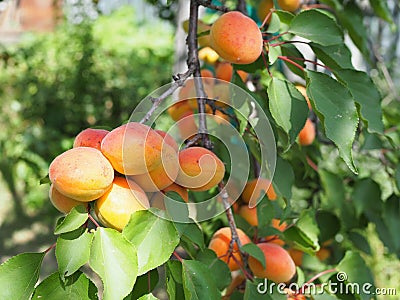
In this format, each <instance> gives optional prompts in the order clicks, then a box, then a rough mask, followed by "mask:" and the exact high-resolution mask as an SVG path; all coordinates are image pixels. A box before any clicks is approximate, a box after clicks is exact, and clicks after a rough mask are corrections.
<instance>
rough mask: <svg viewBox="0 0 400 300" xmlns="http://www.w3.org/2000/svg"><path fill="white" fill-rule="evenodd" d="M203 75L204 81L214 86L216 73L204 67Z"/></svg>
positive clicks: (201, 73) (201, 72)
mask: <svg viewBox="0 0 400 300" xmlns="http://www.w3.org/2000/svg"><path fill="white" fill-rule="evenodd" d="M200 75H201V77H203V81H204V83H205V84H207V85H209V86H212V85H213V84H214V73H213V72H211V71H210V70H208V69H202V70H201V71H200Z"/></svg>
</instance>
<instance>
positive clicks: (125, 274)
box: [89, 227, 138, 300]
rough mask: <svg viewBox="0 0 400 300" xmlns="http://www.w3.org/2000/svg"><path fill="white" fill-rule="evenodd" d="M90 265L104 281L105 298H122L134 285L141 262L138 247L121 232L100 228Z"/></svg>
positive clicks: (105, 299)
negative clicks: (139, 261)
mask: <svg viewBox="0 0 400 300" xmlns="http://www.w3.org/2000/svg"><path fill="white" fill-rule="evenodd" d="M89 264H90V266H91V268H92V269H93V271H95V272H96V273H97V274H98V275H99V276H100V278H101V280H102V281H103V285H104V293H103V299H104V300H109V299H123V298H124V297H125V296H127V295H128V294H129V293H130V291H131V290H132V288H133V285H134V284H135V281H136V277H137V275H138V274H137V272H138V259H137V252H136V249H135V247H134V246H133V245H132V244H131V243H129V241H127V240H126V239H125V237H124V236H123V235H122V234H121V233H119V232H118V231H116V230H114V229H111V228H102V227H99V228H97V230H96V232H95V234H94V238H93V242H92V247H91V250H90V260H89Z"/></svg>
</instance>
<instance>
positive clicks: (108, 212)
mask: <svg viewBox="0 0 400 300" xmlns="http://www.w3.org/2000/svg"><path fill="white" fill-rule="evenodd" d="M149 207H150V204H149V200H148V198H147V195H146V193H145V192H144V191H143V190H142V189H141V188H140V186H138V185H137V184H136V183H134V182H133V181H131V180H129V182H128V180H127V179H126V178H123V177H115V179H114V182H113V184H112V187H111V188H110V189H109V190H108V191H107V193H105V194H104V195H103V196H101V197H100V198H99V199H98V200H97V201H96V202H95V205H94V210H95V213H96V216H97V217H98V219H99V220H100V221H101V222H102V223H103V224H104V225H106V226H107V227H111V228H114V229H116V230H119V231H121V230H122V229H123V228H124V227H125V226H126V224H128V222H129V219H130V217H131V214H132V213H134V212H135V211H138V210H145V209H148V208H149Z"/></svg>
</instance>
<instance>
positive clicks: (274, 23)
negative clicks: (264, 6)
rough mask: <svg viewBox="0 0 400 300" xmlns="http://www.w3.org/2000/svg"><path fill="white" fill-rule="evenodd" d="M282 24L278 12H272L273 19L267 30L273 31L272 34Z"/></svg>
mask: <svg viewBox="0 0 400 300" xmlns="http://www.w3.org/2000/svg"><path fill="white" fill-rule="evenodd" d="M261 21H263V20H261ZM280 26H281V21H280V18H279V16H278V15H277V14H276V13H272V14H271V20H270V22H269V24H268V28H267V31H266V32H268V33H271V34H272V33H275V32H277V31H279V28H280Z"/></svg>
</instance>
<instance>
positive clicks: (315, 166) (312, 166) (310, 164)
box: [306, 156, 318, 172]
mask: <svg viewBox="0 0 400 300" xmlns="http://www.w3.org/2000/svg"><path fill="white" fill-rule="evenodd" d="M306 160H307V163H308V165H309V166H310V167H311V168H312V169H313V170H314V171H315V172H318V166H317V165H316V164H315V163H314V162H313V161H312V160H311V158H309V157H308V156H306Z"/></svg>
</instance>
